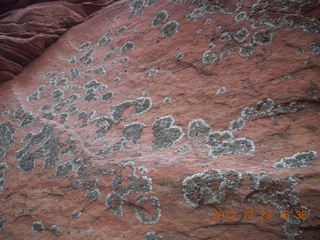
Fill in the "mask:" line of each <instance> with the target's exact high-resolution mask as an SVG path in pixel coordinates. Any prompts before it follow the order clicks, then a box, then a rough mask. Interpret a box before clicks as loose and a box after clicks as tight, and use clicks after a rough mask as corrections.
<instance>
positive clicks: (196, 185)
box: [182, 169, 228, 208]
mask: <svg viewBox="0 0 320 240" xmlns="http://www.w3.org/2000/svg"><path fill="white" fill-rule="evenodd" d="M213 183H215V185H216V186H217V187H216V189H213ZM182 186H183V193H184V194H183V196H184V199H185V201H186V203H187V204H188V205H190V206H192V207H194V208H196V207H198V206H199V205H200V204H205V205H207V204H219V203H222V202H223V201H224V200H225V190H226V187H227V186H228V183H227V182H226V177H225V175H224V173H223V172H222V171H221V170H219V169H214V170H210V171H208V170H206V171H204V172H202V173H196V174H194V175H192V176H188V177H186V178H185V179H184V180H183V183H182Z"/></svg>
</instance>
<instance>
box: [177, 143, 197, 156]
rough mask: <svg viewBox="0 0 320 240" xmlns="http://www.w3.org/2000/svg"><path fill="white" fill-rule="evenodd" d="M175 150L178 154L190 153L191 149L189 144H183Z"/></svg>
mask: <svg viewBox="0 0 320 240" xmlns="http://www.w3.org/2000/svg"><path fill="white" fill-rule="evenodd" d="M175 152H176V153H179V154H187V153H192V152H193V150H192V147H191V146H190V145H187V144H184V145H182V146H181V147H179V148H178V149H177V150H176V151H175Z"/></svg>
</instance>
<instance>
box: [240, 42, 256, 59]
mask: <svg viewBox="0 0 320 240" xmlns="http://www.w3.org/2000/svg"><path fill="white" fill-rule="evenodd" d="M252 53H253V45H252V44H251V43H249V44H245V45H243V47H241V48H240V50H239V55H240V56H241V57H250V56H251V55H252Z"/></svg>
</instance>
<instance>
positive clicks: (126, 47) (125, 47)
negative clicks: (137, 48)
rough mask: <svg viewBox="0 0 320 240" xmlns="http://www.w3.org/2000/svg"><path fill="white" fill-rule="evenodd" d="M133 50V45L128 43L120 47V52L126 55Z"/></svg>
mask: <svg viewBox="0 0 320 240" xmlns="http://www.w3.org/2000/svg"><path fill="white" fill-rule="evenodd" d="M133 48H134V43H133V42H129V41H128V42H126V43H125V44H124V45H123V46H122V47H121V52H122V53H126V52H128V51H131V50H132V49H133Z"/></svg>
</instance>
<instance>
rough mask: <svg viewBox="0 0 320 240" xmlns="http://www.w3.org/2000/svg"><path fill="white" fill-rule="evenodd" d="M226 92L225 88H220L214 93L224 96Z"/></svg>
mask: <svg viewBox="0 0 320 240" xmlns="http://www.w3.org/2000/svg"><path fill="white" fill-rule="evenodd" d="M226 92H227V88H226V87H220V88H219V89H218V90H217V91H216V94H217V95H219V94H224V93H226Z"/></svg>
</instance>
